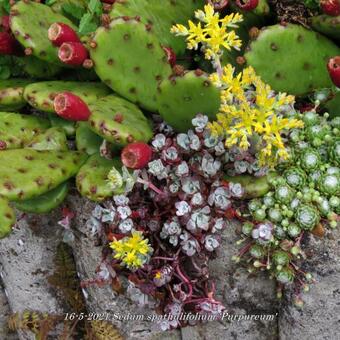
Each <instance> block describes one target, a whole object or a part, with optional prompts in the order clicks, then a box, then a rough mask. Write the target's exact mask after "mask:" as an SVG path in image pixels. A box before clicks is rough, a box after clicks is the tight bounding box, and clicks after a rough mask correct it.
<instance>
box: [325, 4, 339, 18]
mask: <svg viewBox="0 0 340 340" xmlns="http://www.w3.org/2000/svg"><path fill="white" fill-rule="evenodd" d="M320 6H321V9H322V11H323V12H324V13H325V14H328V15H331V16H334V17H336V16H338V15H340V1H339V0H321V1H320Z"/></svg>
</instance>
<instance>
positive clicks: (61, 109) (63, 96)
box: [53, 92, 91, 121]
mask: <svg viewBox="0 0 340 340" xmlns="http://www.w3.org/2000/svg"><path fill="white" fill-rule="evenodd" d="M53 105H54V109H55V111H56V112H57V114H58V115H59V116H60V117H62V118H64V119H67V120H72V121H80V120H88V118H89V116H90V115H91V111H90V110H89V108H88V106H87V105H86V103H85V102H84V101H83V100H82V99H81V98H79V97H78V96H76V95H74V94H73V93H71V92H63V93H59V94H58V95H57V96H56V97H55V98H54V102H53Z"/></svg>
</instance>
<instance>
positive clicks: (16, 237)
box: [0, 214, 64, 339]
mask: <svg viewBox="0 0 340 340" xmlns="http://www.w3.org/2000/svg"><path fill="white" fill-rule="evenodd" d="M57 220H58V219H57V217H56V215H55V214H51V215H47V216H43V215H42V216H34V215H31V216H30V217H29V218H24V219H20V220H19V221H18V222H17V224H16V226H15V228H14V230H13V232H12V234H11V235H10V236H9V237H7V238H5V239H3V240H1V241H0V262H1V277H2V280H3V283H4V286H5V289H6V293H7V297H8V301H9V305H10V309H11V311H12V312H13V313H15V312H23V311H25V310H32V311H39V312H48V313H51V314H63V313H64V310H63V306H62V304H61V303H60V302H59V300H58V298H57V297H56V295H55V291H54V290H53V289H52V288H51V286H50V285H49V284H48V282H47V279H46V278H47V276H48V275H51V274H52V273H53V267H54V266H53V258H54V254H55V250H56V247H57V244H58V243H59V242H60V230H59V227H58V226H57V222H56V221H57ZM19 337H20V339H34V336H33V335H32V334H26V333H25V334H24V333H23V332H20V334H19Z"/></svg>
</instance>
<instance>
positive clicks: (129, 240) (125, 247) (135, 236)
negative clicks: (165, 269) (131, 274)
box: [110, 231, 153, 270]
mask: <svg viewBox="0 0 340 340" xmlns="http://www.w3.org/2000/svg"><path fill="white" fill-rule="evenodd" d="M110 247H111V248H112V249H113V251H114V255H113V257H114V258H115V259H118V260H121V261H122V263H123V264H124V265H126V267H127V268H129V269H131V270H136V269H138V268H140V267H142V266H143V265H144V264H145V263H147V262H148V260H149V258H150V255H151V254H152V251H153V249H152V248H151V246H150V244H149V240H148V239H144V238H143V234H142V233H141V232H139V231H133V232H132V236H127V237H124V238H123V239H121V240H119V241H117V240H115V241H113V242H111V243H110Z"/></svg>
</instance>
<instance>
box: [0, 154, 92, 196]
mask: <svg viewBox="0 0 340 340" xmlns="http://www.w3.org/2000/svg"><path fill="white" fill-rule="evenodd" d="M86 158H87V156H86V155H84V154H82V153H79V152H74V151H67V152H65V151H38V150H33V149H20V150H5V151H1V152H0V195H2V196H3V197H5V198H7V199H9V200H10V201H18V200H27V199H31V198H34V197H36V196H39V195H42V194H44V193H46V192H48V191H50V190H52V189H54V188H55V187H57V186H58V185H59V184H61V183H62V182H65V181H66V180H68V179H69V178H70V177H72V176H74V175H76V174H77V172H78V170H79V169H80V167H81V166H82V164H83V163H84V162H85V160H86Z"/></svg>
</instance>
